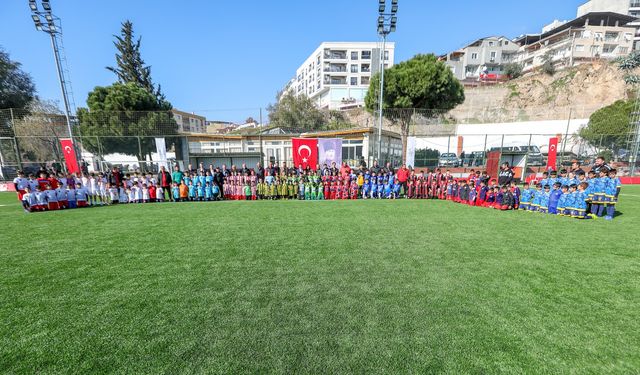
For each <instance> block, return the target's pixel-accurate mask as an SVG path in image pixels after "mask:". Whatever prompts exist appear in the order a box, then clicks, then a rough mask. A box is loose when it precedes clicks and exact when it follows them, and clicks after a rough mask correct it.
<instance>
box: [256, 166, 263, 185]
mask: <svg viewBox="0 0 640 375" xmlns="http://www.w3.org/2000/svg"><path fill="white" fill-rule="evenodd" d="M255 171H256V176H258V179H259V180H263V181H264V168H262V164H260V162H258V163H256V169H255Z"/></svg>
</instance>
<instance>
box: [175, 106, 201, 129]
mask: <svg viewBox="0 0 640 375" xmlns="http://www.w3.org/2000/svg"><path fill="white" fill-rule="evenodd" d="M171 113H173V119H174V120H175V121H176V123H177V124H178V131H179V132H180V133H206V132H207V119H206V118H205V117H204V116H199V115H196V114H195V113H188V112H183V111H179V110H177V109H172V110H171Z"/></svg>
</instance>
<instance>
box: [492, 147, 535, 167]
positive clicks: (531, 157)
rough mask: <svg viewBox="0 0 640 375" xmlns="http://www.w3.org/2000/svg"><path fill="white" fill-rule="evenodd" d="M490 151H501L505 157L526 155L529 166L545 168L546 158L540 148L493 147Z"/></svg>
mask: <svg viewBox="0 0 640 375" xmlns="http://www.w3.org/2000/svg"><path fill="white" fill-rule="evenodd" d="M489 151H500V152H501V153H502V154H503V155H526V157H527V164H528V165H529V166H534V167H535V166H543V165H545V163H544V157H543V156H542V153H541V152H540V148H538V146H535V145H534V146H504V147H502V148H500V147H492V148H491V149H490V150H489Z"/></svg>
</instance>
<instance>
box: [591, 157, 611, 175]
mask: <svg viewBox="0 0 640 375" xmlns="http://www.w3.org/2000/svg"><path fill="white" fill-rule="evenodd" d="M591 170H592V171H594V172H596V176H598V174H599V173H600V171H602V170H604V171H607V172H609V171H610V170H611V167H610V166H609V164H607V163H606V162H605V161H604V158H603V157H602V156H598V157H597V158H596V162H595V163H594V164H593V167H591Z"/></svg>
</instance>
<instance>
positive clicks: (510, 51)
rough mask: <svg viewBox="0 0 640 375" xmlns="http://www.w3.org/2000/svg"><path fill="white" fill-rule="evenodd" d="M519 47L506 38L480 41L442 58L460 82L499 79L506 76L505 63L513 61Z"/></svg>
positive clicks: (491, 38) (488, 38) (489, 38)
mask: <svg viewBox="0 0 640 375" xmlns="http://www.w3.org/2000/svg"><path fill="white" fill-rule="evenodd" d="M518 49H519V46H518V45H517V44H515V43H513V42H512V41H511V40H510V39H509V38H506V37H504V36H490V37H486V38H482V39H478V40H476V41H475V42H473V43H471V44H469V45H467V46H466V47H464V48H462V49H459V50H457V51H453V52H451V53H448V54H446V55H442V56H440V60H441V61H444V63H445V64H446V65H447V66H449V67H450V68H451V71H452V72H453V74H454V75H455V76H456V78H458V79H459V80H460V81H464V80H473V81H478V80H479V79H485V78H488V77H492V78H496V79H499V77H500V76H501V75H503V74H504V66H505V64H506V63H505V61H512V60H513V55H514V54H515V53H517V52H518Z"/></svg>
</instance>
